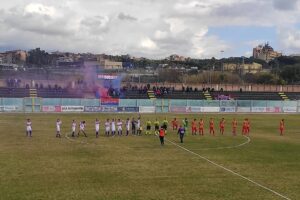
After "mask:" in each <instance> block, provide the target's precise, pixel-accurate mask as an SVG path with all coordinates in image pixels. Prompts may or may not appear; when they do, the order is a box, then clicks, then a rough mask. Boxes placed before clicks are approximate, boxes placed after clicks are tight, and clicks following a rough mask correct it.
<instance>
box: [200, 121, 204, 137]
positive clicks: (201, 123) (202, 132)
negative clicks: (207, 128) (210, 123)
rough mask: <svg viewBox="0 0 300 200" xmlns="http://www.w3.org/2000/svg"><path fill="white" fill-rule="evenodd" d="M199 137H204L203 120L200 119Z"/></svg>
mask: <svg viewBox="0 0 300 200" xmlns="http://www.w3.org/2000/svg"><path fill="white" fill-rule="evenodd" d="M199 135H202V136H203V135H204V121H203V119H200V121H199Z"/></svg>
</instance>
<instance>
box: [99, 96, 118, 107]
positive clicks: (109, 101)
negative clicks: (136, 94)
mask: <svg viewBox="0 0 300 200" xmlns="http://www.w3.org/2000/svg"><path fill="white" fill-rule="evenodd" d="M100 101H101V105H102V106H118V105H119V102H120V99H115V98H110V97H106V98H101V99H100Z"/></svg>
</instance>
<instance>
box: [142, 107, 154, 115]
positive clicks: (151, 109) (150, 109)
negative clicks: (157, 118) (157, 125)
mask: <svg viewBox="0 0 300 200" xmlns="http://www.w3.org/2000/svg"><path fill="white" fill-rule="evenodd" d="M139 112H140V113H155V106H140V107H139Z"/></svg>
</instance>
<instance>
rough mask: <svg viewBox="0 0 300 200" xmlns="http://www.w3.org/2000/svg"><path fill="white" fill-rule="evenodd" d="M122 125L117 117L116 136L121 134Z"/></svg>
mask: <svg viewBox="0 0 300 200" xmlns="http://www.w3.org/2000/svg"><path fill="white" fill-rule="evenodd" d="M122 125H123V122H122V121H121V120H120V119H118V122H117V127H118V136H122V134H123V133H122Z"/></svg>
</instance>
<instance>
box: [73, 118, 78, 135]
mask: <svg viewBox="0 0 300 200" xmlns="http://www.w3.org/2000/svg"><path fill="white" fill-rule="evenodd" d="M76 125H77V124H76V121H75V120H73V121H72V137H75V132H76Z"/></svg>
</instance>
